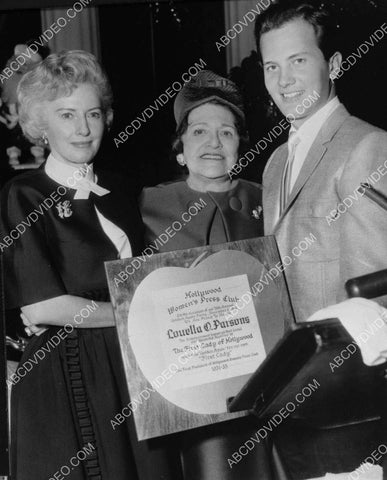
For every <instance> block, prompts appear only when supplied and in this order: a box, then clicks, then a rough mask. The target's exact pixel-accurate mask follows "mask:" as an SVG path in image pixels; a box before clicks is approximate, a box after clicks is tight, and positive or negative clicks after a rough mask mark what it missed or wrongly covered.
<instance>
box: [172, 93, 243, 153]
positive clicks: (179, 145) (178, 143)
mask: <svg viewBox="0 0 387 480" xmlns="http://www.w3.org/2000/svg"><path fill="white" fill-rule="evenodd" d="M206 103H210V104H212V105H221V106H222V107H224V108H227V109H228V110H229V111H230V112H231V113H232V114H233V116H234V120H235V128H236V130H237V133H238V135H239V148H238V154H239V156H242V155H243V154H244V153H245V152H246V150H247V149H248V146H249V135H248V133H247V130H246V122H245V119H244V118H242V117H241V116H240V115H238V114H237V113H236V112H235V111H234V110H232V109H231V108H230V107H229V106H228V105H226V104H224V103H222V102H220V101H219V100H216V99H213V100H209V101H208V102H206ZM204 105H205V104H204ZM196 108H198V107H196ZM193 110H194V109H193ZM193 110H190V111H189V112H188V114H187V115H186V116H185V117H184V118H183V120H182V122H181V123H180V126H179V128H178V129H177V131H176V132H175V135H174V137H173V139H172V151H173V153H174V154H175V155H178V154H179V153H183V141H182V136H183V135H184V134H185V132H186V131H187V128H188V116H189V114H190V113H191V112H192V111H193Z"/></svg>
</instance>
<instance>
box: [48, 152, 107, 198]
mask: <svg viewBox="0 0 387 480" xmlns="http://www.w3.org/2000/svg"><path fill="white" fill-rule="evenodd" d="M44 170H45V172H46V174H47V175H48V176H49V177H50V178H51V179H52V180H54V181H55V182H57V183H59V184H61V185H63V186H65V187H67V188H72V189H74V190H76V192H75V195H74V199H75V200H78V199H87V198H89V195H90V192H91V191H92V192H94V193H96V194H97V195H99V196H102V195H106V194H107V193H110V191H109V190H107V189H106V188H103V187H101V186H99V185H97V184H96V180H97V178H96V176H95V174H94V171H93V164H92V163H90V164H86V163H84V164H82V165H79V166H75V165H74V166H73V165H69V164H68V163H64V162H60V161H59V160H57V159H56V158H55V157H54V155H53V154H52V153H50V155H49V156H48V158H47V161H46V165H45V167H44Z"/></svg>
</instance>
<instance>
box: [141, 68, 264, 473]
mask: <svg viewBox="0 0 387 480" xmlns="http://www.w3.org/2000/svg"><path fill="white" fill-rule="evenodd" d="M174 113H175V119H176V123H177V128H176V138H175V141H174V144H173V149H174V152H175V153H176V158H177V161H178V163H179V164H180V165H182V166H185V167H186V168H187V170H188V175H187V177H186V179H185V180H181V181H177V182H173V183H168V184H161V185H158V186H156V187H151V188H146V189H144V191H143V193H142V197H141V204H140V205H141V212H142V216H143V221H144V223H145V229H146V233H145V235H146V243H150V242H152V241H154V240H155V239H157V237H158V236H159V235H160V234H162V233H163V232H165V231H166V230H167V229H168V228H170V227H171V225H172V224H173V222H174V221H176V220H179V221H181V220H182V219H183V221H184V222H185V225H184V226H183V228H182V229H181V230H180V231H178V232H176V233H175V234H174V235H169V237H170V238H169V240H168V242H167V243H165V244H164V245H163V246H161V245H160V252H166V251H173V250H178V249H184V248H192V247H199V246H205V245H210V244H216V243H224V242H230V241H235V240H242V239H246V238H253V237H258V236H260V235H262V234H263V222H262V220H263V219H262V207H261V187H260V186H259V185H257V184H255V183H252V182H248V181H246V180H242V179H233V177H232V175H230V174H229V172H230V171H231V170H232V167H233V166H234V165H235V163H236V162H237V160H238V156H239V154H240V152H241V150H242V149H243V148H244V147H245V145H246V143H247V133H246V127H245V116H244V112H243V103H242V98H241V96H240V94H239V92H238V90H237V88H236V86H235V85H234V84H233V83H232V82H231V81H229V80H227V79H225V78H222V77H220V76H218V75H216V74H215V73H213V72H211V71H202V72H200V73H199V74H198V75H197V76H196V77H195V78H193V79H192V80H191V81H190V82H189V83H188V84H186V85H185V86H184V88H183V89H182V90H181V91H180V93H179V94H178V96H177V97H176V101H175V105H174ZM198 205H201V207H200V208H198ZM191 207H193V208H191ZM184 213H188V216H187V215H184V216H183V217H182V215H183V214H184ZM159 243H161V242H159ZM257 428H259V426H258V425H256V424H255V422H254V420H253V419H252V418H243V419H238V420H234V421H231V422H227V423H224V424H218V425H211V426H209V427H205V428H200V429H197V430H194V431H190V432H185V433H184V434H182V435H181V436H176V438H175V440H176V439H177V441H178V442H179V448H180V451H181V458H182V465H183V472H184V479H185V480H241V479H243V480H253V479H254V480H256V479H258V478H259V479H260V480H266V479H270V478H271V471H270V465H269V462H268V459H267V455H266V449H265V446H264V445H263V444H256V445H255V448H254V450H253V451H252V452H250V453H249V455H248V456H246V457H244V458H243V461H241V462H240V463H239V464H238V465H235V466H233V468H232V469H231V468H230V466H229V463H228V459H229V458H232V455H233V453H234V452H235V451H238V449H239V447H240V446H241V445H243V444H244V443H245V442H246V440H248V439H249V438H250V437H251V436H252V435H254V433H255V432H256V430H257Z"/></svg>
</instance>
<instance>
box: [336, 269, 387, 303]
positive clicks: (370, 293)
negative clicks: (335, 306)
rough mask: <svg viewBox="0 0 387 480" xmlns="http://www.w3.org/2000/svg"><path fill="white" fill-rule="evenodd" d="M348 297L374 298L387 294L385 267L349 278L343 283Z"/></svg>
mask: <svg viewBox="0 0 387 480" xmlns="http://www.w3.org/2000/svg"><path fill="white" fill-rule="evenodd" d="M345 289H346V291H347V294H348V297H350V298H352V297H363V298H374V297H381V296H382V295H387V269H385V270H379V271H378V272H374V273H369V274H368V275H362V276H361V277H355V278H351V279H349V280H348V281H347V282H346V283H345Z"/></svg>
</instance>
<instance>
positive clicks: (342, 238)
mask: <svg viewBox="0 0 387 480" xmlns="http://www.w3.org/2000/svg"><path fill="white" fill-rule="evenodd" d="M286 157H287V145H286V144H285V145H282V146H280V147H279V148H278V149H277V150H276V151H275V152H274V153H273V155H272V156H271V158H270V160H269V162H268V164H267V166H266V169H265V171H264V174H263V209H264V216H265V235H271V234H274V235H275V237H276V239H277V242H278V246H279V250H280V253H281V256H282V257H284V256H285V255H288V256H289V257H290V258H291V264H290V265H289V266H288V267H287V268H286V270H285V275H286V279H287V282H288V287H289V291H290V296H291V301H292V304H293V307H294V311H295V315H296V319H297V320H298V321H305V320H306V319H307V318H308V317H309V316H310V315H311V314H312V313H314V312H315V311H316V310H319V309H320V308H323V307H326V306H328V305H330V304H334V303H337V302H338V301H341V300H343V299H345V298H346V295H345V291H344V284H345V282H346V280H348V279H349V278H352V277H355V276H358V275H363V274H366V273H371V272H374V271H376V270H380V269H383V268H387V242H386V234H387V212H386V211H385V210H384V209H382V208H381V207H380V206H378V205H377V204H375V203H374V202H372V201H371V200H369V199H368V198H367V197H364V196H363V195H361V194H362V192H363V190H361V189H360V190H357V189H358V188H359V186H360V183H361V182H365V181H367V179H369V177H370V175H372V177H373V179H374V180H375V184H374V187H375V188H376V189H378V190H379V191H381V192H383V193H384V194H385V195H387V133H386V132H384V131H383V130H380V129H378V128H376V127H374V126H372V125H370V124H368V123H366V122H363V121H362V120H360V119H358V118H356V117H353V116H351V115H350V114H349V113H348V112H347V110H346V109H345V108H344V107H343V106H339V107H338V108H337V109H336V110H335V111H334V112H333V113H332V115H331V116H330V117H329V118H328V119H327V120H326V122H325V123H324V125H323V126H322V128H321V130H320V132H319V133H318V135H317V138H316V140H315V141H314V143H313V144H312V146H311V148H310V150H309V153H308V155H307V158H306V160H305V163H304V165H303V166H302V169H301V172H300V174H299V177H298V179H297V181H296V183H295V185H294V188H293V190H292V192H291V196H290V199H289V202H288V205H287V208H286V209H285V211H284V212H283V214H282V215H281V217H280V218H279V221H278V222H277V223H276V224H274V221H275V209H276V206H277V205H278V202H279V195H280V179H281V175H282V171H283V168H284V164H285V161H286ZM375 172H376V173H375ZM368 181H370V182H371V183H372V181H371V180H370V179H369V180H368ZM305 239H306V240H305ZM308 239H309V240H308ZM301 241H304V243H302V244H300V242H301ZM305 242H306V243H305ZM307 243H309V245H308V247H307V246H306V244H307ZM299 246H301V247H302V251H301V254H300V250H301V249H297V248H296V249H294V248H295V247H299ZM287 262H289V260H288V259H287ZM381 300H382V301H383V300H385V299H384V298H383V299H381Z"/></svg>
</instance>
